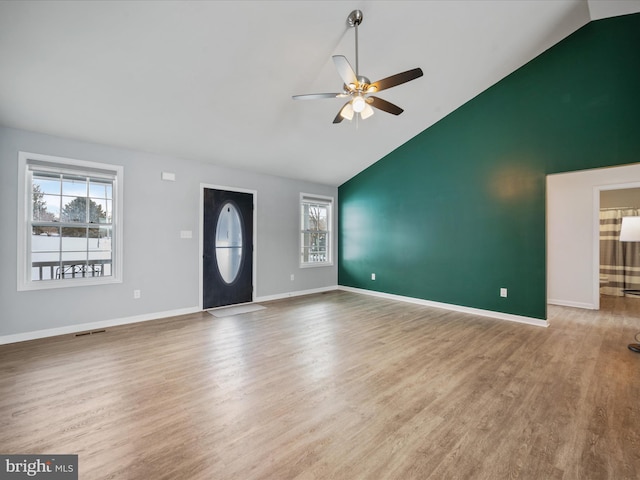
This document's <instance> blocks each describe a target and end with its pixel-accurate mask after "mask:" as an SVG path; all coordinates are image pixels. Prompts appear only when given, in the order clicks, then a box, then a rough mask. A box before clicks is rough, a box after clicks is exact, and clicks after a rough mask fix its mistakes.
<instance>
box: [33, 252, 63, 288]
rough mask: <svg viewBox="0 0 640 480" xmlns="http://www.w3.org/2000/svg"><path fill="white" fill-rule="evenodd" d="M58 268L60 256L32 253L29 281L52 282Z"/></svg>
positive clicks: (57, 254)
mask: <svg viewBox="0 0 640 480" xmlns="http://www.w3.org/2000/svg"><path fill="white" fill-rule="evenodd" d="M59 266H60V254H59V253H58V252H55V253H33V254H32V255H31V280H33V281H38V280H54V279H55V277H56V271H57V270H58V267H59Z"/></svg>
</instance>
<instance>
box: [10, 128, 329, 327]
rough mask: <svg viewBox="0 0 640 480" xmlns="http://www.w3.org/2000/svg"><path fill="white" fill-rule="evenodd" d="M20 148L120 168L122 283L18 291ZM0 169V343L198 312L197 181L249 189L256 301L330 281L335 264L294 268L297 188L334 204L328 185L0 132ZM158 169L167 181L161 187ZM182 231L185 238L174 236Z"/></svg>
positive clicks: (105, 147) (66, 141)
mask: <svg viewBox="0 0 640 480" xmlns="http://www.w3.org/2000/svg"><path fill="white" fill-rule="evenodd" d="M19 151H26V152H31V153H41V154H47V155H54V156H61V157H67V158H74V159H82V160H89V161H96V162H104V163H112V164H116V165H123V166H124V252H123V253H124V270H123V283H122V284H113V285H100V286H86V287H78V288H59V289H49V290H39V291H26V292H25V291H23V292H18V291H17V283H16V282H17V280H16V275H17V270H16V269H17V260H16V252H17V231H16V228H17V202H18V198H17V179H18V152H19ZM0 166H1V170H0V171H1V172H2V173H1V177H0V225H1V226H2V228H1V229H0V247H1V248H0V265H2V268H1V269H0V337H1V336H4V335H14V334H21V333H26V332H34V331H38V330H46V329H55V328H60V327H72V326H73V325H79V324H85V323H92V322H100V321H111V320H118V319H123V318H124V319H126V318H130V317H137V316H141V317H144V316H149V315H153V314H157V313H162V312H173V311H178V310H185V309H194V308H196V307H198V305H199V303H200V299H199V281H200V279H199V265H200V264H199V235H200V233H199V215H200V185H201V184H202V183H205V184H213V185H221V186H227V187H236V188H244V189H251V190H256V191H257V212H256V215H257V245H256V256H257V267H256V268H257V276H256V279H255V282H256V295H257V297H256V298H257V299H258V300H259V299H260V298H261V297H262V298H264V297H278V296H287V295H288V294H289V293H292V292H293V293H295V292H302V291H306V290H314V289H322V288H328V287H332V286H335V285H336V284H337V267H336V266H333V267H319V268H304V269H301V268H299V266H298V265H299V263H298V230H299V196H300V192H305V193H315V194H320V195H327V196H333V197H334V198H335V201H336V205H337V200H338V199H337V194H338V193H337V188H335V187H331V186H326V185H319V184H313V183H307V182H301V181H297V180H290V179H285V178H280V177H274V176H268V175H262V174H257V173H252V172H246V171H240V170H233V169H227V168H219V167H216V166H213V165H210V164H205V163H199V162H194V161H189V160H183V159H177V158H170V157H165V156H159V155H154V154H149V153H142V152H135V151H129V150H124V149H119V148H115V147H110V146H104V145H96V144H91V143H85V142H79V141H74V140H69V139H65V138H59V137H53V136H48V135H42V134H38V133H32V132H26V131H22V130H15V129H7V128H2V127H0ZM162 171H169V172H174V173H175V174H176V181H175V182H166V181H162V180H161V179H160V175H161V172H162ZM336 218H337V215H334V220H335V219H336ZM181 230H191V231H193V238H192V239H181V238H180V231H181ZM334 230H335V221H334ZM292 273H293V274H295V281H291V280H290V275H291V274H292ZM134 289H139V290H141V292H142V297H141V298H140V299H138V300H134V299H133V290H134ZM71 329H72V328H71Z"/></svg>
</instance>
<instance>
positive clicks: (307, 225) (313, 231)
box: [300, 194, 333, 266]
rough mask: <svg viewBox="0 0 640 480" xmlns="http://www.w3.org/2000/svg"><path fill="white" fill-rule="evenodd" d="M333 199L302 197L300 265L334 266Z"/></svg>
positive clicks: (304, 195) (303, 195)
mask: <svg viewBox="0 0 640 480" xmlns="http://www.w3.org/2000/svg"><path fill="white" fill-rule="evenodd" d="M332 206H333V199H332V198H331V197H320V196H312V195H306V194H302V195H301V201H300V213H301V220H300V224H301V232H300V265H301V266H323V265H331V264H332V258H331V256H332V251H331V250H332V236H331V221H332V216H331V215H332V212H331V210H332Z"/></svg>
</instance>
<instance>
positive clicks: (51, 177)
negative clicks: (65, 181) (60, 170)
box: [33, 173, 62, 195]
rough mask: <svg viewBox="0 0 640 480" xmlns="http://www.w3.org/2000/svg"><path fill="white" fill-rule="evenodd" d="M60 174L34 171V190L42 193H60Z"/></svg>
mask: <svg viewBox="0 0 640 480" xmlns="http://www.w3.org/2000/svg"><path fill="white" fill-rule="evenodd" d="M61 188H62V187H61V185H60V175H58V174H57V173H52V174H48V173H34V174H33V190H34V191H36V190H37V191H39V192H42V193H49V194H53V195H60V189H61Z"/></svg>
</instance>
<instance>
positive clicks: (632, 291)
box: [598, 184, 640, 311]
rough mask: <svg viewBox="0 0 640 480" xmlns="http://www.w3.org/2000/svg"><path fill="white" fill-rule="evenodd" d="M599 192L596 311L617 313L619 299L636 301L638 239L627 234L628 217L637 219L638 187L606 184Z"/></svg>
mask: <svg viewBox="0 0 640 480" xmlns="http://www.w3.org/2000/svg"><path fill="white" fill-rule="evenodd" d="M599 192H600V206H599V211H598V215H599V242H598V243H599V279H598V283H599V300H600V310H605V311H606V310H617V309H619V305H618V304H619V303H621V302H620V301H618V299H619V298H621V297H624V298H627V299H629V300H625V301H624V302H623V303H625V305H628V304H633V303H636V302H637V301H638V300H640V241H638V240H639V239H640V237H636V236H633V237H630V236H629V232H628V228H629V225H628V222H629V221H630V220H632V219H631V218H628V217H638V218H640V188H638V185H637V184H626V185H625V184H623V185H612V186H611V185H610V186H606V187H601V188H600V189H599ZM625 222H626V223H625ZM621 233H623V234H622V235H621Z"/></svg>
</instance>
